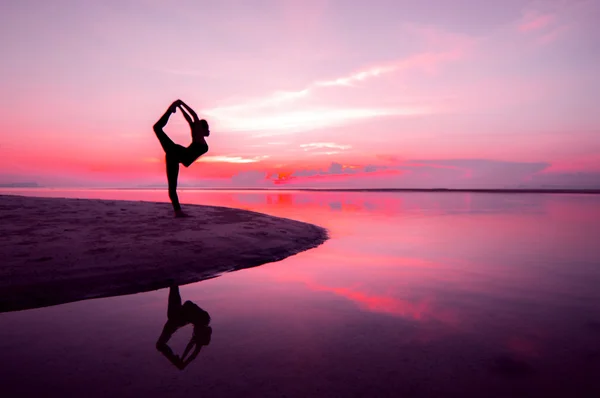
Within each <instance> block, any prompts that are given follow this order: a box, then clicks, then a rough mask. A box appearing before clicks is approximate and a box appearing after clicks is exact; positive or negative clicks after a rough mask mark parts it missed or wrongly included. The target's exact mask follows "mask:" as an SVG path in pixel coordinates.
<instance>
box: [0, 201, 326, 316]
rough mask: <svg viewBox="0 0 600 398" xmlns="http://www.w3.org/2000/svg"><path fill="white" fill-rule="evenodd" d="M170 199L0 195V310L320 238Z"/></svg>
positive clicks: (211, 270)
mask: <svg viewBox="0 0 600 398" xmlns="http://www.w3.org/2000/svg"><path fill="white" fill-rule="evenodd" d="M185 210H186V212H188V213H189V214H190V215H191V217H189V218H184V219H176V218H174V217H173V215H172V209H171V205H170V204H168V203H152V202H141V201H138V202H134V201H114V200H89V199H56V198H36V197H23V196H0V219H2V223H0V236H1V237H2V238H1V239H2V244H1V245H0V258H2V265H1V266H0V312H6V311H15V310H23V309H28V308H37V307H44V306H49V305H56V304H61V303H68V302H72V301H78V300H84V299H90V298H99V297H109V296H116V295H123V294H132V293H138V292H145V291H150V290H155V289H159V288H164V287H167V286H169V285H171V284H179V285H183V284H187V283H191V282H196V281H200V280H203V279H208V278H213V277H215V276H218V275H219V274H222V273H224V272H229V271H233V270H238V269H243V268H249V267H254V266H258V265H261V264H264V263H267V262H273V261H279V260H282V259H284V258H286V257H288V256H291V255H293V254H296V253H299V252H301V251H304V250H307V249H310V248H313V247H316V246H318V245H320V244H321V243H323V242H324V241H325V240H326V239H327V232H326V231H325V230H324V229H323V228H320V227H318V226H315V225H312V224H307V223H303V222H298V221H294V220H290V219H284V218H278V217H272V216H268V215H265V214H262V213H256V212H251V211H245V210H239V209H232V208H226V207H216V206H198V205H186V206H185Z"/></svg>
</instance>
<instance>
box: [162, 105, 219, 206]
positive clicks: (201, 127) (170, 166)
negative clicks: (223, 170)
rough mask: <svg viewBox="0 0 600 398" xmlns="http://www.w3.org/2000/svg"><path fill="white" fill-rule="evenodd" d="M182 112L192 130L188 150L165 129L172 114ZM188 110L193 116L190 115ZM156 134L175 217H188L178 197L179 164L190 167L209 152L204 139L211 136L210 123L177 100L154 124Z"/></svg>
mask: <svg viewBox="0 0 600 398" xmlns="http://www.w3.org/2000/svg"><path fill="white" fill-rule="evenodd" d="M177 108H179V109H180V110H181V113H182V114H183V117H185V120H187V122H188V124H189V125H190V129H191V130H192V131H191V132H192V143H191V144H190V145H189V146H188V147H187V148H186V147H184V146H181V145H178V144H175V143H174V142H173V141H172V140H171V139H170V138H169V137H168V136H167V134H166V133H165V132H164V130H163V128H164V127H165V126H166V125H167V123H168V122H169V117H170V116H171V114H172V113H175V112H176V111H177ZM186 110H187V111H188V112H189V113H190V114H191V116H190V115H188V114H187V113H186ZM154 132H155V133H156V137H158V140H159V141H160V144H161V145H162V147H163V149H164V151H165V161H166V164H167V181H168V183H169V198H170V199H171V203H172V204H173V209H174V210H175V217H186V216H187V215H186V214H185V213H184V212H183V211H181V205H180V204H179V198H178V197H177V177H178V176H179V163H181V164H182V165H184V166H185V167H189V166H190V165H191V164H192V163H194V161H195V160H196V159H198V158H199V157H200V156H202V155H204V154H205V153H206V152H208V144H207V143H206V140H205V139H204V137H208V136H209V135H210V130H209V128H208V123H207V122H206V120H204V119H201V120H199V119H198V115H197V114H196V112H194V110H193V109H192V108H190V107H189V106H188V105H187V104H185V103H184V102H183V101H181V100H177V101H175V102H173V103H172V104H171V106H169V108H168V109H167V111H166V112H165V114H164V115H162V117H161V118H160V119H158V121H157V122H156V123H155V124H154Z"/></svg>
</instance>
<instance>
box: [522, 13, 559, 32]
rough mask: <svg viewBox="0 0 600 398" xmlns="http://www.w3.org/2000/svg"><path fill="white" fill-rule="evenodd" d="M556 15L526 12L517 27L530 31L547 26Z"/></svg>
mask: <svg viewBox="0 0 600 398" xmlns="http://www.w3.org/2000/svg"><path fill="white" fill-rule="evenodd" d="M555 19H556V17H555V16H554V15H552V14H536V13H528V14H526V15H525V16H524V18H523V21H522V22H521V23H520V24H519V26H518V29H519V31H521V32H532V31H536V30H541V29H544V28H546V27H548V26H549V25H550V24H552V23H553V22H554V21H555Z"/></svg>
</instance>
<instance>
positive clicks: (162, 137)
mask: <svg viewBox="0 0 600 398" xmlns="http://www.w3.org/2000/svg"><path fill="white" fill-rule="evenodd" d="M154 133H155V134H156V138H158V141H160V145H161V146H162V148H163V150H164V151H165V153H169V152H172V151H173V150H174V149H175V148H176V147H177V144H175V143H174V142H173V140H171V139H170V138H169V136H168V135H167V134H166V133H165V132H164V131H163V129H162V128H160V127H156V126H154Z"/></svg>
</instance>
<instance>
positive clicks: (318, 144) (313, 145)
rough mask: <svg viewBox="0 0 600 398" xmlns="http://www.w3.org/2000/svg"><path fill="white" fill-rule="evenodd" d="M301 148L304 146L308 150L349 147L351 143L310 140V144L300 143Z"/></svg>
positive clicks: (343, 148)
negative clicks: (341, 143) (342, 143)
mask: <svg viewBox="0 0 600 398" xmlns="http://www.w3.org/2000/svg"><path fill="white" fill-rule="evenodd" d="M300 147H301V148H304V150H305V151H310V150H312V149H323V148H331V149H342V150H345V149H350V148H352V145H340V144H336V143H333V142H312V143H310V144H302V145H300Z"/></svg>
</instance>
